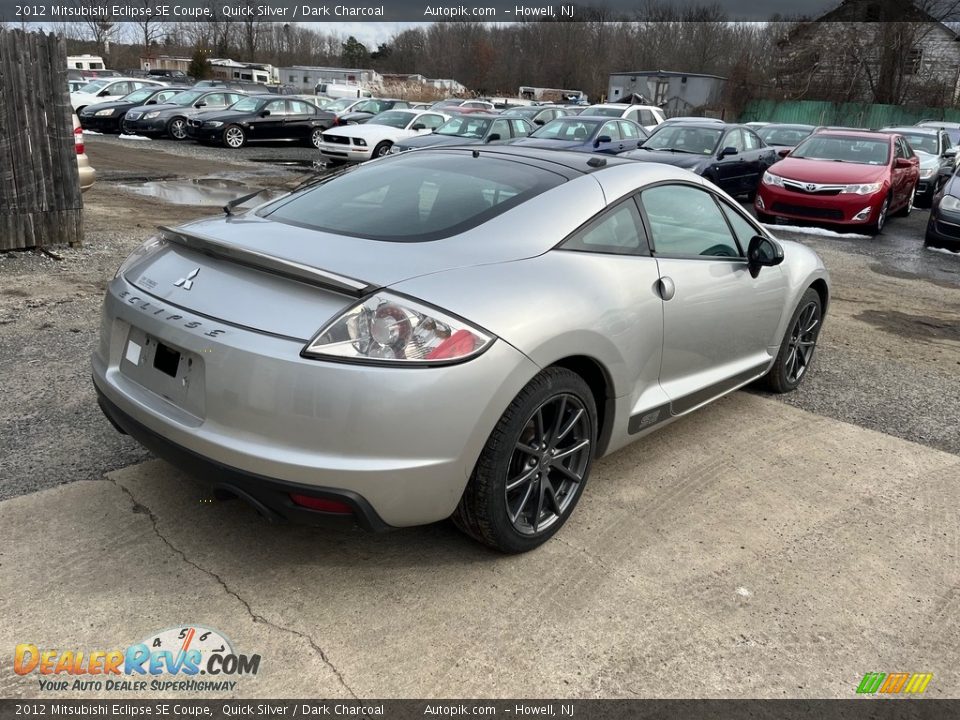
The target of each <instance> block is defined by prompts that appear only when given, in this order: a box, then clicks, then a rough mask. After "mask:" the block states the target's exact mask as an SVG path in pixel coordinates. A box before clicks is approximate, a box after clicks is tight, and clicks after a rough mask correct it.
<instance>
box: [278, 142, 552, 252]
mask: <svg viewBox="0 0 960 720" xmlns="http://www.w3.org/2000/svg"><path fill="white" fill-rule="evenodd" d="M563 181H564V178H563V177H562V176H560V175H557V174H555V173H552V172H550V171H547V170H543V169H541V168H535V167H532V166H530V165H525V164H522V163H515V162H507V161H504V160H498V159H496V158H490V157H483V156H481V157H480V158H476V159H473V160H471V161H470V162H464V159H463V156H461V155H449V156H443V155H440V156H438V155H421V154H420V153H403V154H401V155H399V156H397V157H395V158H391V159H390V161H389V162H383V163H371V164H370V165H364V166H361V167H358V168H356V169H355V170H351V171H349V172H346V173H343V174H340V175H333V176H331V178H330V179H329V180H326V181H324V182H322V183H321V184H319V185H317V186H315V187H314V188H311V189H309V190H305V191H302V192H299V193H295V194H293V195H292V196H290V197H289V198H285V199H283V200H280V201H278V202H277V203H274V204H272V205H268V206H267V207H266V208H264V210H262V211H261V212H262V214H264V215H266V216H268V217H270V218H271V219H272V220H278V221H280V222H289V223H293V224H296V225H301V226H306V227H310V228H315V229H318V230H324V231H327V232H334V233H339V234H341V235H348V236H354V237H365V238H371V239H375V240H393V241H406V242H417V241H426V240H436V239H439V238H441V237H447V236H450V235H455V234H458V233H460V232H464V231H466V230H468V229H469V228H471V227H474V226H476V225H478V224H479V223H481V222H486V221H487V220H489V219H490V218H493V217H495V216H497V215H499V214H500V213H502V212H504V211H506V210H508V209H510V208H511V207H514V206H516V205H518V204H520V203H522V202H525V201H526V200H528V199H530V198H532V197H534V196H536V195H539V194H540V193H542V192H544V191H545V190H548V189H549V188H552V187H556V186H557V185H559V184H561V183H562V182H563ZM475 241H477V242H479V241H480V240H475Z"/></svg>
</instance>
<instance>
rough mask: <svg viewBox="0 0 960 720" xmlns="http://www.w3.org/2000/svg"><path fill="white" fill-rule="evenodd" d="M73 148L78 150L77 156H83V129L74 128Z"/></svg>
mask: <svg viewBox="0 0 960 720" xmlns="http://www.w3.org/2000/svg"><path fill="white" fill-rule="evenodd" d="M73 147H74V148H76V150H77V155H83V129H82V128H74V130H73Z"/></svg>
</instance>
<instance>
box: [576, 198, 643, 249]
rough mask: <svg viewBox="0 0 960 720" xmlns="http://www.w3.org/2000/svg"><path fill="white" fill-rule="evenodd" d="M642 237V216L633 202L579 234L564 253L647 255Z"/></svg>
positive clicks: (605, 214) (593, 223) (609, 213)
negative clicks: (575, 251) (569, 251)
mask: <svg viewBox="0 0 960 720" xmlns="http://www.w3.org/2000/svg"><path fill="white" fill-rule="evenodd" d="M641 233H642V224H641V222H640V213H639V212H638V211H637V204H636V203H635V202H634V200H633V198H630V199H628V200H625V201H624V202H622V203H620V204H619V205H617V206H616V207H614V208H613V209H612V210H608V211H607V212H606V213H604V214H603V215H602V216H601V217H600V218H598V219H597V220H594V221H593V222H591V223H590V224H589V225H587V226H586V227H585V228H583V229H581V230H578V231H577V232H576V233H575V234H574V235H573V236H572V237H570V238H569V239H568V240H567V241H566V242H564V243H563V245H562V246H561V247H562V248H563V249H564V250H577V251H580V252H596V253H612V254H615V255H636V254H638V253H643V254H646V251H647V244H646V241H645V240H644V239H643V235H642V234H641Z"/></svg>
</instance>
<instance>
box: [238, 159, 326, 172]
mask: <svg viewBox="0 0 960 720" xmlns="http://www.w3.org/2000/svg"><path fill="white" fill-rule="evenodd" d="M248 159H249V161H250V162H255V163H264V164H266V165H280V166H283V167H299V168H307V169H308V170H316V171H317V172H326V171H327V170H329V169H330V168H329V167H328V166H327V163H326V162H324V161H323V160H295V159H288V158H248Z"/></svg>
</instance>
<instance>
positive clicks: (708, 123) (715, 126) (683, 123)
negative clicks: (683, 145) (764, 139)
mask: <svg viewBox="0 0 960 720" xmlns="http://www.w3.org/2000/svg"><path fill="white" fill-rule="evenodd" d="M663 124H668V125H669V126H670V127H692V128H703V129H706V130H728V129H730V128H743V129H745V130H751V131H752V130H753V128H749V127H747V126H746V125H738V124H735V123H725V122H713V121H712V120H680V121H678V122H672V123H661V125H663Z"/></svg>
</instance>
